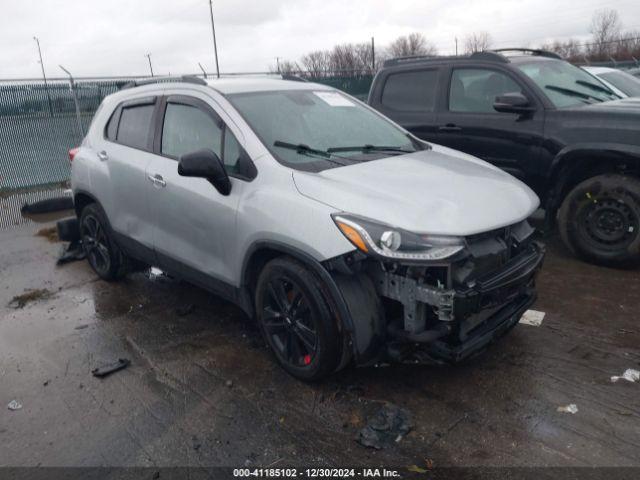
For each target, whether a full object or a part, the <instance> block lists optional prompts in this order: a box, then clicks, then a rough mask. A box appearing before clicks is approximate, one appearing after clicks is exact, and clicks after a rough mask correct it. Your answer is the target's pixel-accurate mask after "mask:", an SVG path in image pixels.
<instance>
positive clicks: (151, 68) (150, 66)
mask: <svg viewBox="0 0 640 480" xmlns="http://www.w3.org/2000/svg"><path fill="white" fill-rule="evenodd" d="M145 57H147V60H149V70H151V76H152V77H153V66H152V65H151V54H150V53H147V54H145Z"/></svg>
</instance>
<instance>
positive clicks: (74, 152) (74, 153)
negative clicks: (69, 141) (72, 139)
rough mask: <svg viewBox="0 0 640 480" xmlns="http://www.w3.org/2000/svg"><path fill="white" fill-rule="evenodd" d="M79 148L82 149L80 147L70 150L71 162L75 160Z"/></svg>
mask: <svg viewBox="0 0 640 480" xmlns="http://www.w3.org/2000/svg"><path fill="white" fill-rule="evenodd" d="M78 150H80V147H76V148H72V149H71V150H69V161H70V162H73V159H74V158H75V157H76V153H78Z"/></svg>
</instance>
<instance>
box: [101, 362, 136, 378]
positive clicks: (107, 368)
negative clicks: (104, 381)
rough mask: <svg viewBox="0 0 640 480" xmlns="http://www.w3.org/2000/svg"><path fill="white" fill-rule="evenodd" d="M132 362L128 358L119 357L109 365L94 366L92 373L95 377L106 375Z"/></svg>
mask: <svg viewBox="0 0 640 480" xmlns="http://www.w3.org/2000/svg"><path fill="white" fill-rule="evenodd" d="M130 364H131V362H130V361H129V360H128V359H126V358H119V359H118V361H117V362H114V363H110V364H108V365H104V366H102V367H98V368H94V369H93V370H91V373H92V374H93V376H94V377H99V378H102V377H106V376H107V375H110V374H112V373H114V372H117V371H118V370H122V369H123V368H127V367H128V366H129V365H130Z"/></svg>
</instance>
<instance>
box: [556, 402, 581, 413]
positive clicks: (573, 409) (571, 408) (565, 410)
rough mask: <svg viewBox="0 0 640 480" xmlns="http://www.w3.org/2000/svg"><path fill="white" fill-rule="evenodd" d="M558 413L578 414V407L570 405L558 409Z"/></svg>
mask: <svg viewBox="0 0 640 480" xmlns="http://www.w3.org/2000/svg"><path fill="white" fill-rule="evenodd" d="M558 412H560V413H578V406H577V405H576V404H575V403H570V404H569V405H565V406H563V407H558Z"/></svg>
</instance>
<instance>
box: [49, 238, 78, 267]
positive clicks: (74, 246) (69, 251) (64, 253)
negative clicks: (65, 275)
mask: <svg viewBox="0 0 640 480" xmlns="http://www.w3.org/2000/svg"><path fill="white" fill-rule="evenodd" d="M84 259H85V254H84V250H83V248H82V243H81V242H80V241H79V240H76V241H74V242H70V243H69V244H67V245H66V246H65V247H62V250H60V255H59V256H58V261H57V262H56V265H64V264H65V263H69V262H75V261H76V260H84Z"/></svg>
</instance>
